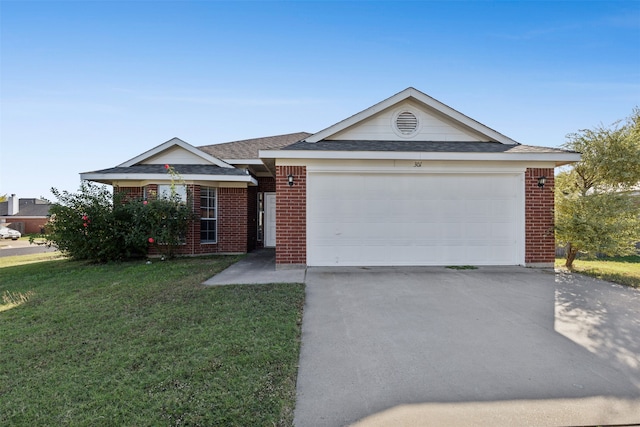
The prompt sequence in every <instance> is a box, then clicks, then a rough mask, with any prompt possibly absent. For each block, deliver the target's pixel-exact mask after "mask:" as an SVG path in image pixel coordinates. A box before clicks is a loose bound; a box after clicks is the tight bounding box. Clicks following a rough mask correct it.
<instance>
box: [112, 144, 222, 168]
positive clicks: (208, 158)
mask: <svg viewBox="0 0 640 427" xmlns="http://www.w3.org/2000/svg"><path fill="white" fill-rule="evenodd" d="M173 146H178V147H180V148H183V149H185V150H187V151H188V152H190V153H191V154H194V155H196V156H198V157H200V158H202V159H204V160H206V161H207V162H209V163H212V164H214V165H217V166H220V167H223V168H233V166H231V165H230V164H228V163H226V162H224V161H222V160H220V159H218V158H217V157H213V156H211V155H209V154H207V153H205V152H204V151H201V150H199V149H197V148H196V147H194V146H193V145H191V144H189V143H187V142H184V141H183V140H181V139H180V138H171V139H170V140H168V141H167V142H165V143H162V144H160V145H158V146H157V147H154V148H152V149H151V150H148V151H145V152H144V153H142V154H140V155H139V156H136V157H134V158H133V159H130V160H127V161H126V162H124V163H122V164H120V165H118V167H128V166H133V165H136V164H138V163H141V162H142V161H144V160H146V159H148V158H150V157H153V156H155V155H156V154H159V153H162V152H163V151H165V150H167V149H169V148H171V147H173Z"/></svg>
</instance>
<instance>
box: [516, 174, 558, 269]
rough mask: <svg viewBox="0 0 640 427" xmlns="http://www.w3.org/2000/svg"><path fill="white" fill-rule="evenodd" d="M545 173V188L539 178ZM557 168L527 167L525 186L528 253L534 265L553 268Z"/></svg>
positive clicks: (530, 264)
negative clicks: (554, 194)
mask: <svg viewBox="0 0 640 427" xmlns="http://www.w3.org/2000/svg"><path fill="white" fill-rule="evenodd" d="M541 176H545V177H546V178H547V179H546V183H545V185H544V187H538V178H539V177H541ZM554 184H555V183H554V177H553V168H532V169H527V171H526V172H525V177H524V185H525V190H524V191H525V255H524V261H525V264H526V265H527V266H531V267H553V263H554V261H555V253H556V240H555V233H554V224H555V222H554V199H553V191H554V187H555V185H554Z"/></svg>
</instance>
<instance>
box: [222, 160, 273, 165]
mask: <svg viewBox="0 0 640 427" xmlns="http://www.w3.org/2000/svg"><path fill="white" fill-rule="evenodd" d="M222 161H223V162H227V163H229V164H230V165H261V164H263V163H262V160H260V159H222Z"/></svg>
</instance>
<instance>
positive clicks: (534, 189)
mask: <svg viewBox="0 0 640 427" xmlns="http://www.w3.org/2000/svg"><path fill="white" fill-rule="evenodd" d="M579 159H580V156H579V154H577V153H573V152H568V151H565V150H560V149H555V148H545V147H538V146H525V145H522V144H519V143H517V142H515V141H513V140H512V139H510V138H508V137H506V136H505V135H502V134H501V133H499V132H496V131H495V130H493V129H491V128H488V127H487V126H485V125H483V124H481V123H479V122H477V121H475V120H473V119H471V118H469V117H467V116H465V115H463V114H461V113H459V112H458V111H456V110H454V109H452V108H450V107H448V106H447V105H445V104H443V103H441V102H439V101H437V100H435V99H433V98H431V97H429V96H427V95H426V94H424V93H422V92H420V91H418V90H416V89H413V88H408V89H405V90H404V91H402V92H399V93H397V94H396V95H394V96H392V97H390V98H388V99H386V100H384V101H382V102H380V103H378V104H376V105H374V106H372V107H370V108H368V109H366V110H364V111H361V112H360V113H357V114H355V115H354V116H351V117H349V118H347V119H345V120H343V121H341V122H339V123H337V124H335V125H333V126H330V127H328V128H326V129H324V130H322V131H320V132H317V133H315V134H309V133H306V132H299V133H293V134H287V135H279V136H273V137H267V138H257V139H250V140H242V141H235V142H229V143H225V144H216V145H208V146H202V147H193V146H191V145H189V144H188V143H186V142H184V141H182V140H180V139H178V138H174V139H171V140H169V141H167V142H165V143H164V144H161V145H159V146H157V147H155V148H153V149H151V150H149V151H147V152H145V153H143V154H141V155H139V156H137V157H135V158H133V159H131V160H128V161H127V162H125V163H122V164H121V165H118V166H116V167H114V168H110V169H104V170H100V171H94V172H86V173H82V174H81V177H82V179H86V180H91V181H96V182H102V183H106V184H110V185H112V186H114V188H116V189H118V190H119V191H126V192H128V193H130V194H132V195H135V196H139V197H148V196H149V195H157V194H160V195H161V194H162V193H163V192H165V191H166V189H167V187H168V185H169V184H170V180H169V179H168V178H169V177H168V176H167V174H166V171H165V170H164V165H165V164H171V166H172V167H174V168H175V169H176V171H177V172H178V173H179V174H180V175H181V177H182V179H183V180H184V184H185V185H186V187H187V189H188V191H190V192H191V194H193V196H194V197H193V203H194V209H195V211H196V212H198V213H199V214H200V218H201V219H200V221H195V222H194V223H193V225H192V228H191V230H190V232H189V236H188V239H187V244H186V245H184V247H183V248H182V252H183V253H184V254H205V253H244V252H247V251H251V250H253V249H255V248H257V247H263V246H265V247H275V248H276V264H277V266H278V267H279V268H287V267H294V266H305V265H313V266H329V265H336V266H340V265H345V266H346V265H350V266H376V265H465V264H472V265H529V266H549V265H552V264H553V260H554V250H555V244H554V233H553V220H554V213H553V208H554V206H553V203H554V202H553V188H554V179H553V176H554V168H555V167H556V166H561V165H564V164H568V163H571V162H574V161H577V160H579Z"/></svg>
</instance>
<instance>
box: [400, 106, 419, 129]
mask: <svg viewBox="0 0 640 427" xmlns="http://www.w3.org/2000/svg"><path fill="white" fill-rule="evenodd" d="M396 128H397V129H398V130H399V131H400V133H401V134H403V135H411V134H412V133H414V132H415V131H416V129H418V118H417V117H416V115H415V114H413V113H412V112H411V111H403V112H402V113H400V114H398V117H397V118H396Z"/></svg>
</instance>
